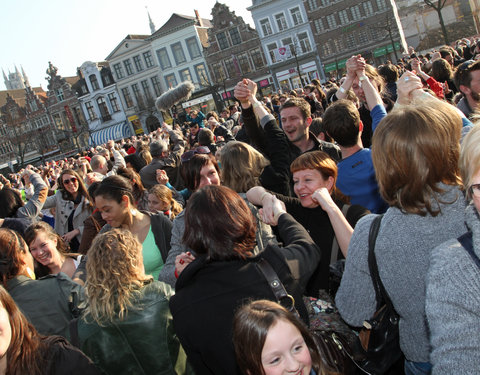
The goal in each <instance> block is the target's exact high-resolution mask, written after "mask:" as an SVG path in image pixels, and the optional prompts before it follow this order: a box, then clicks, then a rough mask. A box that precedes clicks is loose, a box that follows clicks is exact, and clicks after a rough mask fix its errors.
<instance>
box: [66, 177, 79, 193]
mask: <svg viewBox="0 0 480 375" xmlns="http://www.w3.org/2000/svg"><path fill="white" fill-rule="evenodd" d="M62 183H63V187H64V188H65V190H66V191H68V192H69V193H70V194H72V195H75V194H76V193H77V191H78V179H77V178H76V177H75V176H72V175H71V174H64V175H63V176H62Z"/></svg>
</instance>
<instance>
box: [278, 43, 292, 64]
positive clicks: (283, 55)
mask: <svg viewBox="0 0 480 375" xmlns="http://www.w3.org/2000/svg"><path fill="white" fill-rule="evenodd" d="M273 53H274V54H275V60H276V61H282V60H287V59H289V58H290V57H292V51H291V50H290V46H283V47H280V48H277V49H275V50H273Z"/></svg>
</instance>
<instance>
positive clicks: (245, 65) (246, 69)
mask: <svg viewBox="0 0 480 375" xmlns="http://www.w3.org/2000/svg"><path fill="white" fill-rule="evenodd" d="M237 60H238V66H239V67H240V70H241V71H242V73H243V74H246V73H250V72H251V71H252V69H251V68H250V62H249V61H248V55H247V54H246V53H242V54H241V55H238V56H237Z"/></svg>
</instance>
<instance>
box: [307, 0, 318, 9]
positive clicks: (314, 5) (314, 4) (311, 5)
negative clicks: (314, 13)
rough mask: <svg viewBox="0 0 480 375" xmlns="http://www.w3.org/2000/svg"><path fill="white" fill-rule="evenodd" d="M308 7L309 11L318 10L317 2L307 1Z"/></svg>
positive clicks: (313, 0) (314, 0)
mask: <svg viewBox="0 0 480 375" xmlns="http://www.w3.org/2000/svg"><path fill="white" fill-rule="evenodd" d="M308 6H309V7H310V10H315V9H317V8H318V4H317V0H308Z"/></svg>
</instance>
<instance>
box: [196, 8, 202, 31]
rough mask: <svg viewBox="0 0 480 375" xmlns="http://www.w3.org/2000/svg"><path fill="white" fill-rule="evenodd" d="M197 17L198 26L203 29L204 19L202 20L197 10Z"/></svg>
mask: <svg viewBox="0 0 480 375" xmlns="http://www.w3.org/2000/svg"><path fill="white" fill-rule="evenodd" d="M195 17H196V18H197V22H198V26H200V27H203V22H202V19H201V18H200V15H199V14H198V10H196V9H195Z"/></svg>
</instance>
